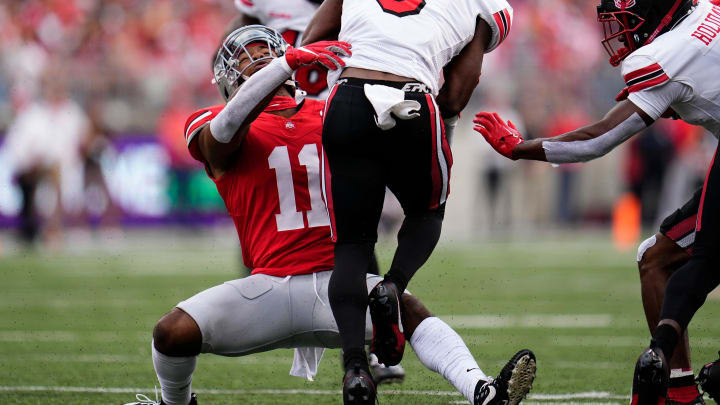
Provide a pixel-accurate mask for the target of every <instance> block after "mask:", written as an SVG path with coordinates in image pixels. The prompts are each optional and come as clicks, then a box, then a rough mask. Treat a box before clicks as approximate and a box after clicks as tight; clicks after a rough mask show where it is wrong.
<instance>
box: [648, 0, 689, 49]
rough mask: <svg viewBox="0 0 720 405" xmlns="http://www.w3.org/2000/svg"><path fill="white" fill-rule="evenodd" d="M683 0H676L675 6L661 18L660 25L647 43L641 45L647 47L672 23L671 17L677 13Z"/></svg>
mask: <svg viewBox="0 0 720 405" xmlns="http://www.w3.org/2000/svg"><path fill="white" fill-rule="evenodd" d="M683 1H684V0H676V1H675V4H674V5H673V6H672V7H671V8H670V11H669V12H668V13H667V14H666V15H665V17H663V19H662V20H661V21H660V24H659V25H658V26H657V28H655V32H653V33H652V35H650V38H648V40H647V41H645V43H644V44H643V45H647V44H649V43H651V42H652V41H654V40H655V38H656V37H657V36H658V35H659V34H660V32H661V31H662V30H664V29H665V27H667V26H668V25H670V23H671V22H672V17H673V15H675V12H676V11H677V9H678V7H680V4H682V2H683Z"/></svg>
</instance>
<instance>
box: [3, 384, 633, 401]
mask: <svg viewBox="0 0 720 405" xmlns="http://www.w3.org/2000/svg"><path fill="white" fill-rule="evenodd" d="M0 391H2V392H74V393H100V394H135V393H152V392H154V391H155V389H154V388H132V387H70V386H48V385H18V386H8V385H6V386H0ZM195 392H197V393H198V394H213V395H296V394H305V395H340V394H341V391H339V390H308V389H285V390H282V389H248V390H242V389H212V388H206V389H197V390H195ZM380 392H381V393H382V394H385V395H423V396H435V397H443V396H447V397H450V396H458V397H459V396H460V394H459V393H458V392H456V391H421V390H381V391H380ZM528 399H529V400H531V401H560V400H572V399H576V400H577V399H605V400H613V399H616V400H617V399H627V396H625V395H617V394H612V393H609V392H602V391H587V392H571V393H566V394H530V395H528ZM458 403H465V402H462V401H461V402H458ZM542 403H543V404H544V405H549V404H548V403H547V402H542ZM564 403H565V404H567V402H564ZM610 403H613V404H614V402H610ZM583 404H585V405H587V404H588V403H587V402H583ZM603 404H605V402H603Z"/></svg>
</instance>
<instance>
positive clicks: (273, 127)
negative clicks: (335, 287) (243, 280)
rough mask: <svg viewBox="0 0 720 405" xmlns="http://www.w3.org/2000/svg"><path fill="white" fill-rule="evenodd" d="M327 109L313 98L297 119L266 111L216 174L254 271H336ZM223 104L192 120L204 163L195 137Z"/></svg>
mask: <svg viewBox="0 0 720 405" xmlns="http://www.w3.org/2000/svg"><path fill="white" fill-rule="evenodd" d="M324 106H325V103H324V102H321V101H316V100H311V99H305V100H304V101H303V103H302V104H301V105H300V109H299V110H298V112H297V113H296V114H295V115H293V116H292V117H290V118H284V117H281V116H279V115H275V114H269V113H267V112H263V113H261V114H260V115H259V116H258V118H257V119H256V120H255V121H253V123H252V124H251V125H250V130H249V132H248V133H247V135H246V136H245V139H244V140H243V143H242V146H241V148H240V151H239V152H238V154H237V156H236V157H235V163H234V164H233V165H232V167H231V168H230V170H228V171H227V172H226V173H225V174H223V175H222V176H221V177H220V178H219V179H213V181H214V182H215V185H216V186H217V189H218V192H219V193H220V196H221V197H222V198H223V200H224V201H225V206H226V208H227V210H228V213H229V214H230V216H231V217H232V219H233V222H234V223H235V228H236V230H237V233H238V237H239V238H240V245H241V247H242V254H243V260H244V262H245V265H246V266H248V267H249V268H251V269H253V274H258V273H260V274H267V275H271V276H277V277H284V276H288V275H296V274H309V273H314V272H317V271H324V270H331V269H332V268H333V265H334V261H333V257H334V255H333V244H332V241H331V239H330V227H329V225H330V220H329V217H328V214H327V210H326V208H325V203H324V202H323V200H322V188H321V185H320V158H321V150H322V149H321V148H322V142H321V133H322V110H323V108H324ZM223 107H224V106H216V107H210V108H205V109H202V110H199V111H197V112H195V113H194V114H192V115H191V116H190V118H188V121H187V123H186V125H185V138H186V140H187V144H188V148H189V149H190V154H191V155H192V156H193V157H194V158H195V159H197V160H199V161H201V162H203V163H205V161H204V159H203V158H202V155H201V154H200V151H199V149H198V146H197V142H193V141H194V138H195V135H197V134H198V133H199V131H200V129H202V128H203V127H204V126H205V125H208V124H209V123H210V120H212V118H213V117H215V116H216V115H217V114H218V113H219V112H220V111H222V109H223ZM210 177H211V178H212V176H210Z"/></svg>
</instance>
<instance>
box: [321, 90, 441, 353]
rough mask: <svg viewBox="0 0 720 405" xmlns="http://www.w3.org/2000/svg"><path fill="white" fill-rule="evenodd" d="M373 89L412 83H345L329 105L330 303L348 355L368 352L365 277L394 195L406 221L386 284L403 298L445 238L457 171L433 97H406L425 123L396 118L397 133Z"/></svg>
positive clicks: (326, 155)
mask: <svg viewBox="0 0 720 405" xmlns="http://www.w3.org/2000/svg"><path fill="white" fill-rule="evenodd" d="M365 84H372V85H378V84H379V85H386V86H390V87H395V88H403V87H404V86H405V85H406V84H407V83H399V82H385V81H377V80H364V79H363V80H361V79H352V78H350V79H343V81H341V83H340V84H338V85H337V86H335V88H333V90H332V92H331V94H330V97H329V98H328V104H327V107H326V112H325V117H324V124H323V152H324V161H323V163H324V164H325V165H326V167H325V168H324V170H323V176H324V177H323V184H324V190H325V198H326V202H327V205H328V210H329V211H330V219H331V225H332V232H333V238H334V240H335V241H336V245H335V271H334V272H333V276H332V278H331V280H330V290H329V296H330V304H331V307H332V310H333V314H334V316H335V319H336V321H337V324H338V328H339V330H340V335H341V338H342V341H343V349H344V351H345V353H346V354H347V353H352V352H354V351H357V350H353V349H357V348H362V347H363V345H364V336H363V335H364V325H365V311H366V309H367V290H366V286H365V271H366V269H367V262H368V260H370V258H371V257H372V249H373V246H374V244H375V242H376V241H377V227H378V223H379V221H380V215H381V213H382V208H383V203H384V200H385V190H386V187H387V188H388V189H390V191H391V192H392V193H393V194H394V195H395V196H396V197H397V199H398V200H399V201H400V204H401V205H402V207H403V211H404V213H405V220H404V221H403V225H402V227H401V229H400V232H399V233H398V248H397V250H396V252H395V257H394V259H393V263H392V266H391V267H390V270H389V271H388V273H387V274H386V276H385V278H386V279H387V280H390V281H392V282H394V283H395V284H396V285H397V287H398V288H399V291H403V290H404V289H405V287H406V286H407V283H408V282H409V281H410V278H411V277H412V276H413V274H414V273H415V272H416V271H417V270H418V269H419V268H420V266H422V265H423V264H424V263H425V261H426V260H427V259H428V258H429V257H430V254H431V253H432V251H433V249H434V248H435V245H436V244H437V241H438V239H439V238H440V229H441V227H442V219H443V216H444V206H445V199H446V198H447V195H448V193H449V180H450V168H451V166H452V155H451V153H450V148H449V145H448V144H447V141H446V139H445V136H444V128H443V123H442V118H441V117H440V113H439V110H438V107H437V104H435V100H434V99H433V97H432V96H431V95H430V94H427V93H425V92H422V91H406V92H405V99H406V100H415V101H417V102H418V103H419V104H420V110H419V113H420V116H419V117H417V118H412V119H408V120H401V119H399V118H397V117H395V120H396V125H395V127H393V128H391V129H389V130H381V129H380V128H378V126H377V125H376V123H375V110H374V109H373V106H372V105H371V104H370V101H369V100H368V99H367V97H366V96H365V92H364V89H363V86H364V85H365ZM415 87H421V86H415Z"/></svg>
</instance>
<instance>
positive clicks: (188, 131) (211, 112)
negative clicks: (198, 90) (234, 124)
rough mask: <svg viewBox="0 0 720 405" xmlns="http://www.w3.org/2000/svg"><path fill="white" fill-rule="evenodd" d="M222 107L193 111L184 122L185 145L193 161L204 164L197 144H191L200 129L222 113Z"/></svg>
mask: <svg viewBox="0 0 720 405" xmlns="http://www.w3.org/2000/svg"><path fill="white" fill-rule="evenodd" d="M223 107H224V106H222V105H217V106H214V107H209V108H203V109H201V110H198V111H195V112H194V113H193V114H191V115H190V117H188V119H187V121H185V132H184V134H185V143H186V144H187V147H188V149H189V150H190V155H191V156H192V157H193V158H194V159H195V160H198V161H200V162H202V163H205V159H203V157H202V154H201V153H200V149H199V148H198V146H197V142H193V140H194V139H195V136H196V135H197V134H198V133H200V130H201V129H203V128H204V127H205V126H206V125H208V124H210V121H211V120H212V119H213V118H215V116H217V115H218V114H219V113H220V111H222V109H223Z"/></svg>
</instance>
